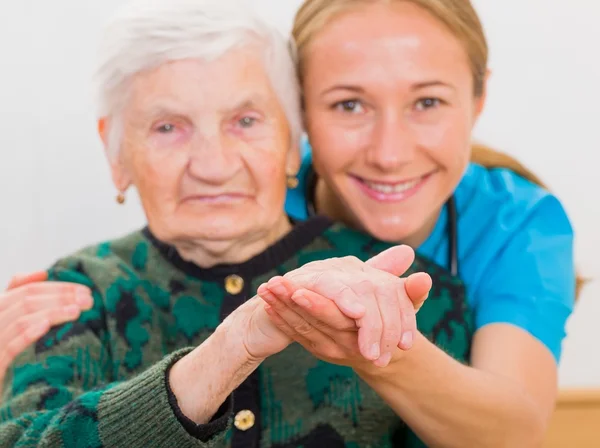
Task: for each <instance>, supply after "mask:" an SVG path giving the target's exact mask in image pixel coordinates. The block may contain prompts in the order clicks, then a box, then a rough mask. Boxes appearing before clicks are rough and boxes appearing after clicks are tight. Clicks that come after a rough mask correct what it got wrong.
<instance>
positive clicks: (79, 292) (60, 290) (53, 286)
mask: <svg viewBox="0 0 600 448" xmlns="http://www.w3.org/2000/svg"><path fill="white" fill-rule="evenodd" d="M34 296H64V297H73V298H74V300H75V302H76V303H79V304H80V306H81V307H82V308H83V309H87V308H86V307H88V306H89V304H90V302H91V301H92V300H91V298H92V292H91V290H90V288H88V287H87V286H84V285H79V284H76V283H68V282H39V283H29V284H26V285H23V286H19V287H17V288H14V289H12V290H10V291H8V292H6V293H3V294H0V315H2V314H3V313H4V312H5V311H6V309H8V308H9V307H11V306H12V305H13V304H14V303H18V302H20V301H21V300H23V299H25V298H27V297H34Z"/></svg>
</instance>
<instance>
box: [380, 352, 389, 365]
mask: <svg viewBox="0 0 600 448" xmlns="http://www.w3.org/2000/svg"><path fill="white" fill-rule="evenodd" d="M391 360H392V354H391V353H390V352H387V353H384V354H383V355H381V356H380V357H379V360H378V361H379V362H378V365H379V366H381V367H385V366H387V365H388V364H389V363H390V361H391Z"/></svg>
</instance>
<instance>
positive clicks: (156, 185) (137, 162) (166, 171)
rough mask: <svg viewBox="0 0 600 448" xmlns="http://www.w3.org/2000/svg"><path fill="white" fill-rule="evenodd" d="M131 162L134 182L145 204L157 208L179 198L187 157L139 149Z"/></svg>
mask: <svg viewBox="0 0 600 448" xmlns="http://www.w3.org/2000/svg"><path fill="white" fill-rule="evenodd" d="M131 162H132V170H131V172H132V180H133V184H134V185H135V186H136V188H137V189H138V191H139V194H140V197H141V199H142V202H143V203H144V204H147V205H150V204H152V206H153V207H155V208H156V207H161V206H162V205H167V204H169V203H172V202H174V201H176V200H177V197H178V192H179V187H180V184H181V179H182V176H183V173H184V172H185V166H186V158H184V157H181V155H173V156H171V157H164V156H160V157H156V156H153V154H152V152H151V151H137V152H136V154H134V155H133V157H132V158H131Z"/></svg>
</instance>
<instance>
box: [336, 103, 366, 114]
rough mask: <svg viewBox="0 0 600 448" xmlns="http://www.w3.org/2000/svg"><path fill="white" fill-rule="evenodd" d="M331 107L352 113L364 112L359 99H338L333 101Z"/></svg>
mask: <svg viewBox="0 0 600 448" xmlns="http://www.w3.org/2000/svg"><path fill="white" fill-rule="evenodd" d="M333 107H334V109H336V110H339V111H341V112H349V113H353V114H360V113H362V112H364V107H363V105H362V103H361V102H360V101H359V100H346V101H340V102H338V103H335V104H334V105H333Z"/></svg>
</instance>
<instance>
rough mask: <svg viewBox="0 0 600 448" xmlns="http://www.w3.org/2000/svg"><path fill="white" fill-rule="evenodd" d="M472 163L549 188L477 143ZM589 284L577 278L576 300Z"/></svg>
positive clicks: (512, 161) (523, 168)
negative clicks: (507, 172) (500, 170)
mask: <svg viewBox="0 0 600 448" xmlns="http://www.w3.org/2000/svg"><path fill="white" fill-rule="evenodd" d="M471 162H473V163H476V164H478V165H481V166H483V167H485V168H488V169H493V168H506V169H509V170H511V171H512V172H514V173H516V174H518V175H519V176H521V177H523V178H525V179H527V180H528V181H530V182H532V183H534V184H536V185H538V186H540V187H542V188H543V189H545V190H549V188H548V187H547V186H546V185H545V184H544V182H542V180H541V179H540V178H539V177H538V176H536V175H535V174H534V173H533V172H532V171H531V170H530V169H528V168H527V167H526V166H525V165H523V164H522V163H521V162H519V161H518V160H517V159H515V158H513V157H511V156H509V155H508V154H504V153H501V152H499V151H496V150H494V149H492V148H490V147H488V146H485V145H482V144H478V143H475V144H473V145H472V147H471ZM586 282H587V279H585V278H583V277H582V276H580V275H577V276H576V286H575V298H577V297H579V293H580V292H581V289H582V288H583V286H584V285H585V283H586Z"/></svg>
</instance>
